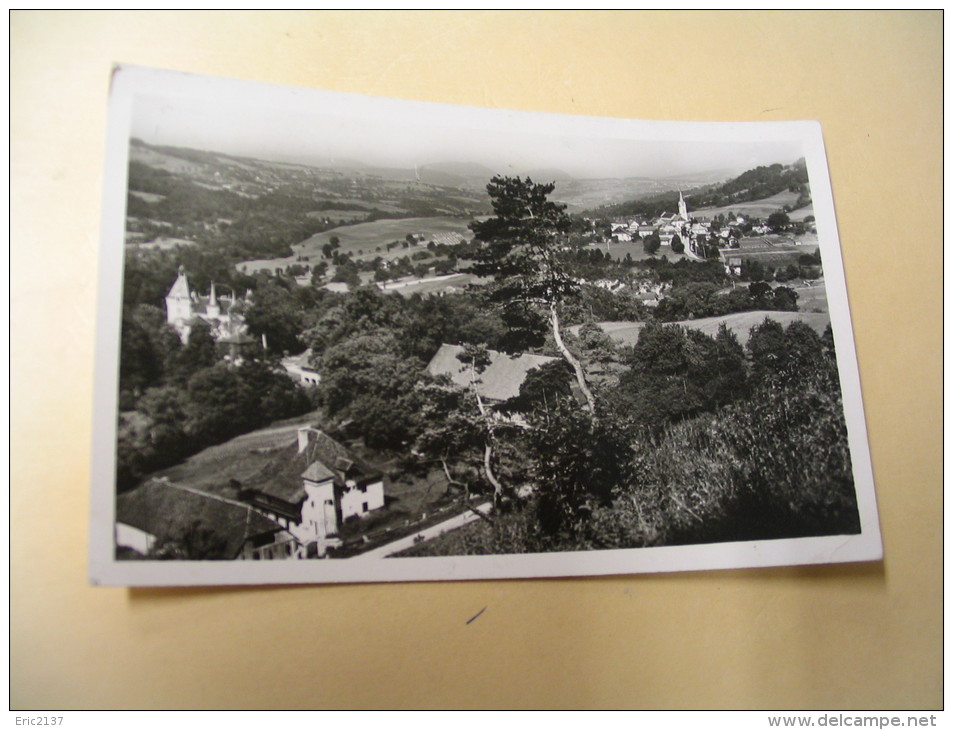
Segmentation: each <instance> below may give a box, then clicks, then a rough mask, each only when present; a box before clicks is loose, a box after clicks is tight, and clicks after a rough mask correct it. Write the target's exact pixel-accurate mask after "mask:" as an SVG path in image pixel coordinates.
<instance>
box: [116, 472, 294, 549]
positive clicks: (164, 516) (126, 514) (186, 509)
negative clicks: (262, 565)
mask: <svg viewBox="0 0 953 730" xmlns="http://www.w3.org/2000/svg"><path fill="white" fill-rule="evenodd" d="M116 522H121V523H123V524H125V525H130V526H131V527H136V528H138V529H140V530H142V531H144V532H147V533H149V534H150V535H154V536H155V537H156V538H158V539H160V540H163V539H173V540H174V539H179V538H181V537H182V535H183V534H185V533H186V532H187V531H188V530H189V529H191V528H193V527H198V528H199V529H207V530H209V531H211V532H212V534H213V535H214V536H215V538H216V539H217V541H220V542H221V557H222V558H226V559H231V558H235V557H237V556H238V554H239V553H240V552H241V549H242V545H243V544H244V543H245V540H247V539H248V538H250V537H254V536H256V535H262V534H267V533H271V532H276V531H278V530H281V529H282V528H281V527H280V526H279V525H278V524H277V523H276V522H273V521H272V520H269V519H268V518H267V517H264V516H262V515H261V514H259V513H258V512H255V511H254V510H252V509H250V508H249V507H246V506H245V505H242V504H240V503H238V502H233V501H231V500H226V499H223V498H220V497H215V496H213V495H209V494H205V493H203V492H199V491H198V490H193V489H186V488H183V487H181V486H176V485H173V484H171V483H169V482H165V481H158V480H153V481H149V482H146V483H145V484H143V485H141V486H139V487H137V488H136V489H133V490H132V491H129V492H125V493H123V494H120V495H119V496H118V497H117V498H116Z"/></svg>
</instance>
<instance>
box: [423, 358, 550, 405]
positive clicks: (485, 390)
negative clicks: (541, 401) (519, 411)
mask: <svg viewBox="0 0 953 730" xmlns="http://www.w3.org/2000/svg"><path fill="white" fill-rule="evenodd" d="M461 352H463V348H462V347H461V346H459V345H441V346H440V349H439V350H437V354H436V355H434V356H433V359H432V360H431V361H430V364H428V365H427V372H428V373H430V374H431V375H449V376H450V379H451V380H452V381H453V382H454V384H456V385H458V386H459V387H461V388H469V387H470V382H471V377H472V375H473V370H472V368H471V367H470V366H469V365H465V364H464V363H462V362H460V360H458V359H457V355H458V354H459V353H461ZM487 354H488V355H489V356H490V365H489V367H487V369H486V370H484V371H483V372H482V373H480V374H479V375H477V376H476V377H477V379H478V381H479V382H477V383H476V387H477V391H478V392H479V393H480V395H481V396H482V397H484V398H487V399H488V400H495V401H502V400H509V399H510V398H515V397H516V396H518V395H519V394H520V386H521V385H522V384H523V381H524V380H525V379H526V374H527V373H528V372H529V371H530V370H535V369H536V368H538V367H541V366H542V365H545V364H546V363H548V362H553V361H554V360H556V358H554V357H545V356H544V355H527V354H523V355H517V356H516V357H511V356H509V355H507V354H506V353H503V352H497V351H496V350H487Z"/></svg>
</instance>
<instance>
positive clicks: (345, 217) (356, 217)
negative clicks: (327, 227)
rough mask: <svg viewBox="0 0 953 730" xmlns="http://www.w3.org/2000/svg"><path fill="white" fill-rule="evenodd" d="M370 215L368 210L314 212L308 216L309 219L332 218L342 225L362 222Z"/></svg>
mask: <svg viewBox="0 0 953 730" xmlns="http://www.w3.org/2000/svg"><path fill="white" fill-rule="evenodd" d="M369 215H370V211H367V210H312V211H311V212H310V213H308V214H307V216H308V218H330V219H331V220H332V221H341V222H342V223H344V222H348V223H351V222H353V221H362V220H364V219H365V218H367V216H369Z"/></svg>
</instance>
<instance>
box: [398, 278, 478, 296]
mask: <svg viewBox="0 0 953 730" xmlns="http://www.w3.org/2000/svg"><path fill="white" fill-rule="evenodd" d="M487 281H489V280H488V279H483V278H480V277H477V276H473V275H472V274H447V275H446V276H432V277H427V278H424V279H418V278H416V277H409V278H406V279H398V280H397V281H393V282H388V283H387V285H386V286H384V287H383V289H384V291H386V292H392V291H396V292H397V293H398V294H403V295H404V296H405V297H409V296H410V295H411V294H433V293H434V292H440V291H446V290H447V289H464V288H466V287H467V285H469V284H484V283H486V282H487Z"/></svg>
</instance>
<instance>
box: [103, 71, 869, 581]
mask: <svg viewBox="0 0 953 730" xmlns="http://www.w3.org/2000/svg"><path fill="white" fill-rule="evenodd" d="M109 113H110V117H109V125H110V126H109V137H108V140H107V159H106V168H105V180H104V197H103V218H102V241H101V249H102V250H101V275H100V282H99V286H100V300H99V311H98V316H99V322H98V327H99V330H98V332H99V340H98V345H97V357H98V362H97V369H96V389H97V390H96V406H95V408H96V413H95V418H96V427H95V434H96V443H95V445H94V449H95V452H94V462H93V477H92V478H93V483H92V486H91V493H92V514H91V526H90V535H91V538H90V577H91V580H92V581H93V582H94V583H98V584H103V585H188V584H241V583H246V584H247V583H308V582H311V583H321V582H358V581H396V580H400V581H406V580H460V579H482V578H516V577H547V576H568V575H605V574H619V573H641V572H658V571H670V570H702V569H722V568H736V567H757V566H769V565H791V564H810V563H826V562H850V561H861V560H877V559H880V557H881V554H882V553H881V543H880V532H879V526H878V518H877V507H876V501H875V497H874V483H873V476H872V472H871V466H870V457H869V452H868V445H867V436H866V430H865V421H864V412H863V405H862V402H861V392H860V384H859V379H858V375H857V363H856V355H855V352H854V344H853V335H852V331H851V320H850V313H849V308H848V299H847V290H846V286H845V281H844V272H843V266H842V263H841V258H840V247H839V242H838V237H837V227H836V221H835V216H834V202H833V201H834V196H833V194H832V191H831V186H830V177H829V174H828V169H827V161H826V157H825V151H824V145H823V139H822V130H821V128H820V126H819V125H818V124H817V123H815V122H810V121H806V122H761V123H756V122H745V123H741V122H725V123H713V122H706V123H701V122H699V123H692V122H677V123H675V122H672V123H668V122H660V121H637V120H628V119H612V118H597V117H581V116H563V115H555V114H542V113H530V112H516V111H506V110H501V109H484V108H475V107H455V106H449V105H439V104H432V103H424V102H411V101H402V100H395V99H384V98H374V97H366V96H358V95H350V94H344V93H335V92H325V91H319V90H312V89H301V88H286V87H280V86H272V85H267V84H260V83H252V82H244V81H235V80H227V79H218V78H209V77H203V76H194V75H188V74H182V73H175V72H166V71H156V70H150V69H144V68H137V67H119V68H117V69H116V70H115V71H114V74H113V81H112V89H111V95H110V112H109Z"/></svg>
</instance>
